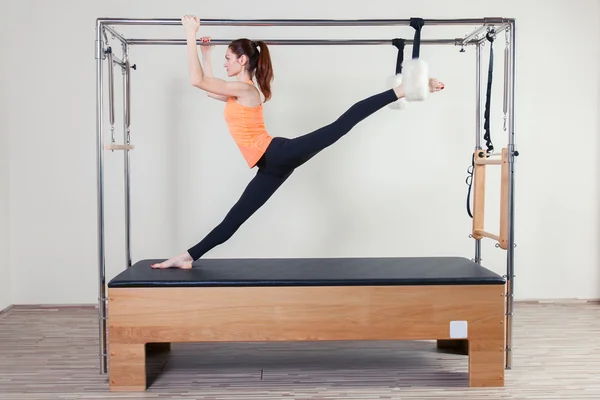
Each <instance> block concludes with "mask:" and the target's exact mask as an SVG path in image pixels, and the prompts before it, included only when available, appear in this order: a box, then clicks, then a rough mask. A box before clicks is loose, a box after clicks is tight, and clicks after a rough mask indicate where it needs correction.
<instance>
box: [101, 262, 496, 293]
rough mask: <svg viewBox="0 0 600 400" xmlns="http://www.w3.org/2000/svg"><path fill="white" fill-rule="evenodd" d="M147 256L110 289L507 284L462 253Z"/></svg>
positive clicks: (125, 271)
mask: <svg viewBox="0 0 600 400" xmlns="http://www.w3.org/2000/svg"><path fill="white" fill-rule="evenodd" d="M161 261H164V260H163V259H155V260H141V261H138V262H137V263H135V264H134V265H133V266H131V267H130V268H128V269H126V270H124V271H123V272H121V273H120V274H119V275H117V276H116V277H114V278H113V279H112V280H111V281H110V282H109V283H108V287H109V288H117V287H199V286H206V287H210V286H327V285H329V286H332V285H333V286H356V285H362V286H366V285H502V284H504V283H505V279H504V278H503V277H501V276H500V275H498V274H496V273H494V272H492V271H490V270H488V269H486V268H484V267H482V266H480V265H478V264H476V263H474V262H473V261H471V260H469V259H467V258H462V257H424V258H409V257H403V258H290V259H286V258H278V259H276V258H267V259H200V260H198V261H196V262H195V263H194V264H193V268H192V269H188V270H182V269H176V268H169V269H154V268H152V267H151V266H150V265H151V264H153V263H155V262H161Z"/></svg>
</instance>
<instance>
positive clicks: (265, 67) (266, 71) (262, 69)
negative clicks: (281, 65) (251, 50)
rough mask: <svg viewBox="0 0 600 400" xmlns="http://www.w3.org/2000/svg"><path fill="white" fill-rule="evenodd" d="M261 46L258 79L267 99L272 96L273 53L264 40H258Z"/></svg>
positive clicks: (257, 71)
mask: <svg viewBox="0 0 600 400" xmlns="http://www.w3.org/2000/svg"><path fill="white" fill-rule="evenodd" d="M256 44H257V45H258V47H259V49H260V50H259V54H258V65H257V66H256V81H257V82H258V86H259V87H260V90H261V92H263V95H264V96H265V101H267V100H269V99H270V98H271V81H272V80H273V66H272V65H271V53H269V48H268V47H267V44H266V43H265V42H263V41H262V40H259V41H257V42H256Z"/></svg>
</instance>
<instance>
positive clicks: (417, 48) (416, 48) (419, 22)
mask: <svg viewBox="0 0 600 400" xmlns="http://www.w3.org/2000/svg"><path fill="white" fill-rule="evenodd" d="M423 25H425V20H424V19H423V18H411V19H410V26H411V27H412V28H414V29H415V41H414V44H413V51H412V58H413V59H415V58H419V55H420V52H421V28H423Z"/></svg>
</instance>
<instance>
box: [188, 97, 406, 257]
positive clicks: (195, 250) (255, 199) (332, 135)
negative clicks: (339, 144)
mask: <svg viewBox="0 0 600 400" xmlns="http://www.w3.org/2000/svg"><path fill="white" fill-rule="evenodd" d="M396 100H398V98H397V96H396V94H395V93H394V91H393V89H389V90H387V91H385V92H382V93H379V94H376V95H374V96H371V97H368V98H366V99H364V100H361V101H359V102H358V103H356V104H354V105H353V106H352V107H350V108H349V109H348V110H347V111H346V112H345V113H344V114H342V116H340V117H339V118H338V119H337V120H336V121H335V122H333V123H331V124H329V125H327V126H324V127H322V128H320V129H318V130H316V131H314V132H311V133H308V134H306V135H303V136H300V137H297V138H294V139H287V138H282V137H274V138H273V140H272V141H271V143H270V144H269V147H268V148H267V151H266V152H265V154H264V155H263V156H262V158H261V159H260V160H259V161H258V163H257V164H256V166H257V167H258V171H257V173H256V176H255V177H254V178H253V179H252V180H251V181H250V183H249V184H248V186H247V187H246V189H245V190H244V192H243V193H242V196H241V197H240V199H239V200H238V201H237V203H235V205H234V206H233V207H232V208H231V210H230V211H229V212H228V213H227V215H226V216H225V218H224V219H223V221H222V222H221V223H220V224H219V225H217V226H216V227H215V228H214V229H213V230H212V231H211V232H210V233H209V234H208V235H207V236H206V237H205V238H204V239H202V241H201V242H199V243H198V244H196V245H195V246H193V247H191V248H190V249H189V250H188V253H189V254H190V256H192V258H193V259H194V261H195V260H197V259H199V258H200V257H202V256H203V255H204V254H205V253H206V252H208V251H209V250H211V249H212V248H214V247H216V246H218V245H220V244H222V243H224V242H225V241H227V240H228V239H229V238H230V237H231V236H233V234H234V233H235V232H236V231H237V230H238V229H239V227H240V226H241V225H242V224H243V223H244V222H246V220H248V218H250V216H252V214H254V213H255V212H256V210H258V209H259V208H260V207H262V205H263V204H265V203H266V201H267V200H268V199H269V198H270V197H271V195H273V193H275V191H276V190H277V189H278V188H279V187H280V186H281V185H282V184H283V182H285V181H286V180H287V178H289V176H290V175H291V174H292V172H294V170H295V169H296V168H298V167H299V166H300V165H302V164H304V163H305V162H306V161H308V160H310V159H311V158H312V157H313V156H315V155H316V154H317V153H319V152H320V151H321V150H323V149H325V148H327V147H329V146H331V145H332V144H334V143H335V142H336V141H337V140H338V139H340V138H341V137H342V136H344V135H345V134H346V133H348V132H349V131H350V130H351V129H352V128H353V127H354V126H355V125H356V124H358V123H359V122H360V121H362V120H363V119H365V118H366V117H368V116H370V115H371V114H373V113H375V112H376V111H378V110H380V109H381V108H383V107H385V106H386V105H388V104H390V103H393V102H394V101H396Z"/></svg>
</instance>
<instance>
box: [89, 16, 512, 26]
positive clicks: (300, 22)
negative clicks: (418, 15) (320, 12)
mask: <svg viewBox="0 0 600 400" xmlns="http://www.w3.org/2000/svg"><path fill="white" fill-rule="evenodd" d="M97 20H98V21H99V22H101V23H103V24H107V25H181V18H157V19H152V18H98V19H97ZM424 21H425V26H430V25H481V24H495V23H496V24H497V23H508V22H510V21H511V19H509V18H501V17H497V18H465V19H425V18H424ZM200 25H207V26H209V25H210V26H398V25H406V26H409V25H410V19H200Z"/></svg>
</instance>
